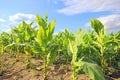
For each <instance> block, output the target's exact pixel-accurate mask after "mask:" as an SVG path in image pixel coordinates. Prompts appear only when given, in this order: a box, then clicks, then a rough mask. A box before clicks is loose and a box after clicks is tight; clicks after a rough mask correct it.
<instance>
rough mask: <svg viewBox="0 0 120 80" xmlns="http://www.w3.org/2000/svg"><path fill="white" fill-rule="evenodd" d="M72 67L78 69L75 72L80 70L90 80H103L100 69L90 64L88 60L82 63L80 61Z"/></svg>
mask: <svg viewBox="0 0 120 80" xmlns="http://www.w3.org/2000/svg"><path fill="white" fill-rule="evenodd" d="M74 65H75V66H77V67H78V69H77V71H81V70H82V71H83V72H85V74H86V75H88V77H89V78H91V79H92V80H105V78H104V75H103V73H102V70H101V68H100V67H99V66H98V65H97V64H96V63H92V62H90V60H89V61H84V60H83V59H80V60H79V61H78V62H75V64H74Z"/></svg>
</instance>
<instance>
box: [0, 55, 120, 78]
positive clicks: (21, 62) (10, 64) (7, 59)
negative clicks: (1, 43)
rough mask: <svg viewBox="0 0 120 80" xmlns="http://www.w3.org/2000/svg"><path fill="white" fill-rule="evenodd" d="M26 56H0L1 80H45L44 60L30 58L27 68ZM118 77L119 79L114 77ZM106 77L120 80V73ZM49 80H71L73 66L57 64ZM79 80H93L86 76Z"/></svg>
mask: <svg viewBox="0 0 120 80" xmlns="http://www.w3.org/2000/svg"><path fill="white" fill-rule="evenodd" d="M25 60H26V56H25V55H19V56H17V57H16V56H14V55H7V54H6V55H0V80H43V70H42V60H40V59H36V58H30V60H31V64H30V67H29V68H27V67H26V66H25ZM114 76H117V77H114ZM114 76H113V75H109V76H106V80H120V73H117V74H116V73H114ZM47 79H48V80H71V65H67V66H66V65H64V64H58V63H55V64H53V65H51V66H50V67H49V68H48V77H47ZM78 80H91V79H90V78H88V77H87V76H86V75H85V74H82V75H79V76H78Z"/></svg>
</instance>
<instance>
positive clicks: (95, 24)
mask: <svg viewBox="0 0 120 80" xmlns="http://www.w3.org/2000/svg"><path fill="white" fill-rule="evenodd" d="M91 27H92V28H93V29H94V31H95V32H96V33H97V34H98V35H100V34H103V33H104V25H103V24H102V23H101V22H100V21H99V20H97V19H91Z"/></svg>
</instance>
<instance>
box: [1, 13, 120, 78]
mask: <svg viewBox="0 0 120 80" xmlns="http://www.w3.org/2000/svg"><path fill="white" fill-rule="evenodd" d="M36 21H37V23H38V25H37V26H33V22H31V23H29V24H28V23H26V22H25V21H22V22H21V23H20V24H19V25H18V26H17V27H13V28H12V29H11V32H9V33H7V32H2V33H1V34H0V54H4V53H9V54H11V55H15V56H16V58H17V56H18V55H20V54H25V55H26V56H27V59H26V66H28V67H29V65H30V58H29V56H34V57H37V58H39V59H41V60H43V66H44V69H43V73H44V80H47V76H48V75H47V73H48V69H47V68H48V67H49V66H50V65H51V64H53V63H54V62H56V61H60V60H63V59H64V60H65V62H66V65H68V64H71V66H72V68H71V70H72V75H71V79H72V80H77V76H78V75H80V74H82V73H84V74H86V75H87V76H88V77H89V78H91V79H93V80H105V77H104V76H105V75H108V74H109V73H110V71H109V69H108V67H111V66H112V67H114V68H116V69H120V31H119V32H116V33H107V32H106V31H105V30H104V25H103V24H102V23H101V22H100V21H99V20H96V19H92V20H91V27H92V28H93V30H82V29H79V30H78V31H77V32H70V31H69V30H68V29H65V30H64V31H63V32H59V33H57V34H54V29H55V24H56V21H55V20H53V21H51V22H49V21H48V16H47V15H46V16H45V18H42V17H41V16H39V15H36Z"/></svg>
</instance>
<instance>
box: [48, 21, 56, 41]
mask: <svg viewBox="0 0 120 80" xmlns="http://www.w3.org/2000/svg"><path fill="white" fill-rule="evenodd" d="M55 24H56V21H55V20H53V21H52V22H51V23H50V24H49V25H48V29H47V36H48V38H49V40H50V39H51V38H52V34H53V32H54V29H55Z"/></svg>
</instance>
